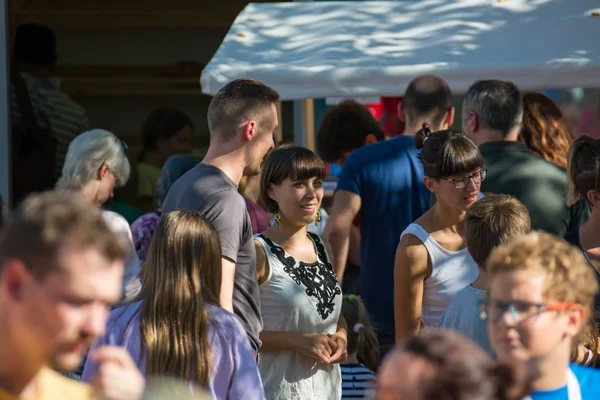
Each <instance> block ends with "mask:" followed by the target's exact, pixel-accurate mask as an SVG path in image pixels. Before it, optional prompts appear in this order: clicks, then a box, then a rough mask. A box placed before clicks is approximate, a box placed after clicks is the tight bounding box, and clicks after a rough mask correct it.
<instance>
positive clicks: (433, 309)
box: [400, 224, 479, 329]
mask: <svg viewBox="0 0 600 400" xmlns="http://www.w3.org/2000/svg"><path fill="white" fill-rule="evenodd" d="M404 235H413V236H416V237H417V238H418V239H419V240H420V241H421V242H423V245H424V246H425V248H426V249H427V253H429V259H430V260H431V275H430V276H429V278H427V279H426V280H425V282H424V292H423V308H422V310H421V320H422V321H423V324H424V325H425V328H426V329H434V328H437V327H438V325H439V323H440V320H441V319H442V315H443V314H444V311H445V310H446V307H448V304H450V301H452V298H454V296H455V295H456V293H458V292H459V291H460V290H462V289H464V288H465V287H466V286H467V285H469V284H470V283H471V282H473V281H474V280H475V279H477V276H478V275H479V269H478V267H477V264H476V263H475V261H474V260H473V258H472V257H471V255H470V254H469V252H468V251H467V248H464V249H462V250H459V251H449V250H446V249H445V248H443V247H442V246H440V244H439V243H438V242H436V241H435V240H434V239H433V238H432V237H431V235H430V234H429V232H427V231H426V230H425V229H424V228H423V227H422V226H421V225H418V224H410V225H409V226H408V227H407V228H406V229H405V230H404V232H402V235H401V236H400V239H402V238H403V237H404Z"/></svg>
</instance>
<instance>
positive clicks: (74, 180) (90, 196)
mask: <svg viewBox="0 0 600 400" xmlns="http://www.w3.org/2000/svg"><path fill="white" fill-rule="evenodd" d="M129 173H130V165H129V160H128V158H127V146H126V144H125V143H124V142H122V141H121V140H120V139H119V138H118V137H117V136H115V135H114V134H113V133H112V132H109V131H106V130H104V129H92V130H89V131H86V132H83V133H82V134H81V135H79V136H77V137H76V138H75V139H73V141H72V142H71V144H69V150H68V151H67V155H66V157H65V164H64V166H63V169H62V174H61V176H60V178H59V179H58V182H57V183H56V189H58V190H69V191H72V192H73V193H79V194H81V195H82V196H83V197H85V198H86V199H87V200H88V201H89V202H90V203H91V204H93V205H94V206H96V207H102V206H103V205H104V203H106V202H107V201H108V200H109V199H111V198H112V197H113V191H114V189H115V187H116V186H124V185H125V184H126V183H127V180H128V179H129ZM102 216H103V217H104V220H105V221H106V223H107V224H108V226H109V227H110V228H111V230H112V231H113V232H114V233H115V234H118V235H123V236H124V237H125V238H126V239H127V240H128V241H129V243H130V252H129V253H130V254H129V258H128V261H127V265H126V266H125V274H124V276H123V289H124V291H125V287H126V286H127V285H128V284H129V282H130V281H133V280H134V278H135V277H137V275H138V273H139V272H140V269H141V267H140V262H139V259H138V257H137V254H136V253H135V248H134V246H133V241H132V238H131V230H130V229H129V224H128V223H127V221H126V220H125V218H123V217H122V216H120V215H119V214H117V213H114V212H112V211H107V210H103V211H102Z"/></svg>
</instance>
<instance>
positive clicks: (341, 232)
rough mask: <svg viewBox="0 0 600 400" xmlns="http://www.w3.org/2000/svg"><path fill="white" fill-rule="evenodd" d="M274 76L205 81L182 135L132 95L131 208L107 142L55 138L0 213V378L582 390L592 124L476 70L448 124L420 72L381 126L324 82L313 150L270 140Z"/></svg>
mask: <svg viewBox="0 0 600 400" xmlns="http://www.w3.org/2000/svg"><path fill="white" fill-rule="evenodd" d="M275 89H276V88H271V87H269V86H267V85H265V84H263V83H261V82H258V81H256V80H253V79H238V80H235V81H232V82H230V83H228V84H227V85H225V86H224V87H223V88H221V90H220V91H219V92H218V93H217V94H216V95H215V96H214V98H213V99H212V100H211V103H210V106H209V108H208V114H207V120H208V127H209V131H210V146H209V148H208V150H207V152H206V154H205V156H204V157H203V158H202V159H200V158H195V157H192V156H190V155H186V154H180V153H185V152H186V151H187V150H186V149H187V148H188V147H189V143H190V136H191V132H192V129H193V125H192V124H191V122H190V120H189V119H187V118H185V116H182V115H180V114H177V113H173V112H172V111H165V110H159V111H157V112H156V113H153V114H152V115H151V117H150V118H149V119H148V121H147V124H146V125H145V126H146V128H145V129H144V132H150V133H147V134H146V136H144V138H145V141H144V152H143V153H142V155H141V156H140V159H139V161H140V164H139V165H138V167H137V173H138V174H139V176H138V179H141V180H140V186H139V188H142V189H143V190H141V191H140V192H139V193H138V194H139V196H138V197H140V201H141V202H142V203H143V204H145V208H144V210H145V211H146V213H145V214H143V215H140V216H139V218H137V219H136V220H135V221H134V222H132V224H131V225H130V224H129V223H128V221H127V220H126V219H125V218H124V217H123V216H122V215H119V214H118V213H116V212H114V211H108V210H106V209H104V208H103V206H104V205H105V204H106V203H107V201H109V200H110V199H111V198H112V196H113V191H114V190H115V188H116V187H118V186H123V185H125V184H126V182H127V181H128V180H129V178H130V175H131V170H132V168H131V166H130V162H129V158H128V149H127V146H126V144H125V143H123V142H122V141H121V140H120V139H119V138H118V137H117V136H115V135H114V134H113V133H111V132H109V131H106V130H102V129H93V130H88V131H85V132H83V133H81V134H79V135H77V136H76V137H75V138H73V139H72V140H71V141H70V142H69V145H68V148H67V150H66V151H65V154H64V163H63V164H62V168H61V169H60V176H59V178H58V180H57V182H56V185H55V188H54V189H53V190H49V191H45V192H41V193H37V194H32V195H30V196H28V197H27V198H25V200H24V201H23V202H22V203H21V204H20V205H19V206H18V207H17V208H16V209H15V210H14V211H13V212H12V213H11V215H10V216H9V218H8V219H7V221H6V222H5V223H4V224H3V227H2V232H1V234H0V339H1V340H0V359H2V360H3V363H2V365H0V399H2V400H4V399H9V400H10V399H73V400H76V399H92V398H95V399H112V400H120V399H123V400H125V399H131V400H139V399H142V398H169V399H171V398H200V399H202V398H214V399H232V400H234V399H250V400H253V399H258V400H261V399H267V400H296V399H297V400H342V399H343V400H345V399H377V400H388V399H389V400H392V399H400V400H405V399H406V400H439V399H452V400H458V399H471V400H521V399H526V398H527V399H531V400H554V399H565V400H574V399H582V400H586V399H597V398H600V372H599V371H598V370H597V369H596V367H598V366H600V363H598V362H597V359H598V353H599V352H600V344H599V341H600V335H599V333H598V325H597V319H596V313H597V311H598V307H599V304H600V300H599V299H600V295H599V293H598V289H599V286H598V282H599V281H600V273H599V271H600V241H599V240H600V221H599V220H598V219H599V218H600V217H599V215H600V214H599V212H598V207H600V186H599V184H600V142H598V141H596V140H593V139H592V138H591V137H589V136H582V137H580V138H578V139H576V140H574V138H573V135H572V134H571V132H570V131H569V128H568V125H567V124H566V121H565V119H564V117H563V116H562V114H561V112H560V109H558V107H556V105H555V104H554V103H552V101H551V100H550V99H548V98H546V97H545V96H543V95H541V94H537V93H533V94H529V93H528V94H525V95H523V94H522V93H521V92H520V91H519V89H518V88H517V87H516V86H515V85H514V84H512V83H510V82H504V81H498V80H483V81H477V82H475V83H474V84H473V85H472V86H471V87H470V88H469V90H468V91H467V93H466V96H465V99H464V102H463V106H462V111H461V115H460V119H461V130H455V129H451V126H452V125H453V124H454V119H455V109H454V107H453V105H452V93H451V91H450V88H449V87H448V85H447V84H446V82H445V81H444V80H443V79H442V78H440V77H437V76H431V75H427V76H420V77H416V78H415V79H414V80H413V81H412V82H411V83H410V84H409V85H408V87H407V89H406V92H405V93H404V97H403V101H402V102H401V104H400V107H399V109H398V116H399V118H400V120H402V121H403V122H404V125H405V131H404V133H403V135H400V136H398V137H396V138H393V139H386V138H385V135H383V134H382V131H381V129H380V128H378V123H377V121H375V120H374V119H373V117H372V116H371V114H370V113H369V112H368V110H366V108H364V107H363V106H362V105H360V104H358V103H354V102H351V101H347V102H343V103H341V104H340V105H338V106H335V107H333V108H332V109H330V110H329V111H328V113H327V115H326V116H325V119H324V121H323V124H322V126H321V128H320V129H319V132H318V138H317V143H318V146H317V147H318V149H317V153H315V152H314V151H312V150H310V149H307V148H305V147H302V146H299V145H296V144H276V143H275V138H274V131H275V130H276V129H277V127H278V125H279V121H278V113H277V107H276V105H277V103H278V102H279V95H278V93H277V91H276V90H275ZM167 117H168V118H167ZM163 118H165V119H164V120H163ZM167 120H168V121H167ZM165 121H167V122H165ZM161 126H163V127H164V126H167V127H168V128H164V129H163V128H161V129H158V128H157V127H161ZM161 132H162V133H161ZM164 132H171V133H169V134H167V133H164ZM173 132H178V133H177V134H173ZM146 138H149V139H148V140H146ZM61 151H62V150H61ZM324 161H327V162H336V163H338V164H340V165H341V166H342V170H341V174H340V176H339V181H338V184H337V189H336V191H335V194H334V198H333V207H332V209H331V212H330V216H329V219H326V218H324V216H325V215H326V211H325V210H324V208H323V206H322V203H323V198H324V196H325V193H324V187H323V181H324V179H325V176H326V168H325V164H324ZM240 183H242V185H240ZM240 186H242V187H240ZM323 225H325V226H324V229H323ZM319 231H320V232H322V233H323V234H322V236H321V235H319V234H317V233H315V232H319ZM347 266H348V268H346V267H347ZM357 271H358V272H357ZM165 378H166V380H163V379H165ZM78 381H79V382H78Z"/></svg>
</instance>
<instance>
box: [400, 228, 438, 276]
mask: <svg viewBox="0 0 600 400" xmlns="http://www.w3.org/2000/svg"><path fill="white" fill-rule="evenodd" d="M405 235H413V236H415V237H416V238H417V239H419V240H420V241H421V243H423V246H425V248H426V249H427V253H428V254H429V258H430V260H431V267H432V269H433V268H434V267H435V265H436V264H437V260H438V252H439V249H437V248H436V245H437V242H436V241H435V240H433V238H432V237H431V235H430V234H429V232H427V231H426V230H425V228H423V227H422V226H421V225H419V224H416V223H412V224H410V225H409V226H408V227H407V228H406V229H405V230H404V232H402V234H401V235H400V240H402V238H403V237H404V236H405Z"/></svg>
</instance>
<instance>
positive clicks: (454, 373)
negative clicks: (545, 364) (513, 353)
mask: <svg viewBox="0 0 600 400" xmlns="http://www.w3.org/2000/svg"><path fill="white" fill-rule="evenodd" d="M378 380H379V386H378V388H377V393H376V396H375V399H377V400H463V399H469V400H521V399H523V398H524V397H525V396H526V395H527V394H528V393H529V386H530V384H531V377H530V376H529V375H528V372H527V370H526V369H525V368H518V367H516V366H511V365H505V364H501V363H499V362H497V361H495V360H493V359H492V358H491V357H490V356H489V355H488V354H487V353H486V352H485V351H484V350H483V349H481V348H480V347H479V346H477V345H476V344H475V343H473V342H471V341H469V340H468V339H466V338H464V337H462V336H460V335H459V334H458V333H456V332H453V331H445V330H436V331H432V332H425V333H423V334H421V335H417V336H413V337H411V338H409V339H407V340H406V341H404V342H403V343H401V344H400V345H399V347H398V348H397V349H396V350H394V352H392V353H391V354H390V355H389V356H388V357H387V358H386V360H385V362H384V363H383V365H382V367H381V369H380V370H379V376H378Z"/></svg>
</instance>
